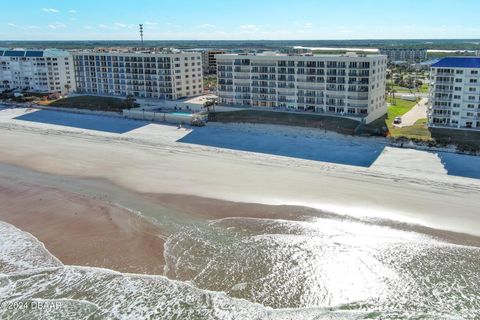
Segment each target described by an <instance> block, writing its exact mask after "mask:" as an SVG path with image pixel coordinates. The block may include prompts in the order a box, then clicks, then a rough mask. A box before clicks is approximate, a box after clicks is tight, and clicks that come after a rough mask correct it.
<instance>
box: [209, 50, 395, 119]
mask: <svg viewBox="0 0 480 320" xmlns="http://www.w3.org/2000/svg"><path fill="white" fill-rule="evenodd" d="M216 57H217V65H218V74H217V76H218V96H219V103H220V104H224V105H244V106H245V105H246V106H253V107H267V108H274V109H285V110H302V111H311V112H319V113H324V114H330V115H336V116H348V117H352V118H355V119H358V120H360V119H364V120H365V122H366V123H369V122H371V121H373V120H375V119H377V118H379V117H381V116H382V115H384V114H385V113H386V112H387V106H386V103H385V82H386V68H387V57H386V56H380V55H370V56H359V55H356V54H354V53H352V54H346V55H286V54H278V53H264V54H257V55H253V54H249V55H236V54H222V55H217V56H216Z"/></svg>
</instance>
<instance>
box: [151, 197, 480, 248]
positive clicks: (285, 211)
mask: <svg viewBox="0 0 480 320" xmlns="http://www.w3.org/2000/svg"><path fill="white" fill-rule="evenodd" d="M147 199H149V200H150V201H152V202H154V203H157V204H159V205H162V206H164V207H169V208H172V209H175V210H179V211H182V212H185V213H188V214H190V215H192V216H199V217H201V218H205V219H212V220H216V219H223V218H232V217H243V218H260V219H284V220H308V219H311V218H314V217H318V218H331V219H336V220H348V221H359V222H362V223H366V224H372V225H382V226H386V227H390V228H394V229H397V230H403V231H411V232H418V233H422V234H426V235H429V236H431V237H433V238H436V239H438V240H441V241H445V242H449V243H453V244H458V245H466V246H474V247H480V237H478V236H474V235H470V234H465V233H460V232H453V231H448V230H440V229H434V228H429V227H425V226H421V225H417V224H409V223H403V222H400V221H394V220H385V219H377V218H370V219H358V218H354V217H351V216H341V215H338V214H335V213H328V212H323V211H320V210H317V209H314V208H309V207H302V206H291V205H277V206H274V205H264V204H257V203H244V202H231V201H224V200H217V199H209V198H203V197H197V196H190V195H188V196H187V195H177V194H148V195H147Z"/></svg>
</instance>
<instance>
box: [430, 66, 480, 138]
mask: <svg viewBox="0 0 480 320" xmlns="http://www.w3.org/2000/svg"><path fill="white" fill-rule="evenodd" d="M431 79H432V85H431V88H432V89H431V93H430V99H429V114H428V119H429V125H430V126H431V127H444V128H455V129H469V130H480V58H479V57H449V58H443V59H441V60H440V61H439V62H437V63H435V64H433V65H432V68H431Z"/></svg>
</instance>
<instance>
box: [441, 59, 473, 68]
mask: <svg viewBox="0 0 480 320" xmlns="http://www.w3.org/2000/svg"><path fill="white" fill-rule="evenodd" d="M432 68H480V57H447V58H443V59H441V60H440V61H438V62H437V63H435V64H433V65H432Z"/></svg>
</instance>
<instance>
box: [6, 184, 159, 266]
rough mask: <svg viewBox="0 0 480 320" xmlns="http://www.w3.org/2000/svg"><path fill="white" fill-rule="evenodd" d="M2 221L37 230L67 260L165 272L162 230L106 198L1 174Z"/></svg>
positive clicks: (47, 246)
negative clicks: (104, 199) (15, 179)
mask: <svg viewBox="0 0 480 320" xmlns="http://www.w3.org/2000/svg"><path fill="white" fill-rule="evenodd" d="M0 220H2V221H5V222H7V223H10V224H12V225H14V226H16V227H17V228H19V229H21V230H23V231H27V232H29V233H31V234H32V235H34V236H35V237H36V238H37V239H38V240H40V241H41V242H43V243H44V245H45V247H46V248H47V249H48V250H49V251H50V252H51V253H52V254H53V255H54V256H56V257H57V258H58V259H59V260H60V261H62V262H63V263H64V264H68V265H82V266H93V267H101V268H108V269H113V270H117V271H121V272H129V273H142V274H163V266H164V259H163V245H164V239H163V236H162V234H161V230H159V228H158V227H156V226H154V225H152V224H150V223H148V222H147V221H145V220H144V219H143V218H141V217H139V216H137V215H136V214H134V213H131V212H129V211H127V210H125V209H122V208H119V207H116V206H114V205H112V204H110V203H108V202H105V201H102V200H97V199H92V198H90V197H87V196H83V195H79V194H74V193H69V192H65V191H62V190H59V189H55V188H51V187H45V186H38V185H29V184H24V183H18V182H14V181H9V180H7V179H4V178H0Z"/></svg>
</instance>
